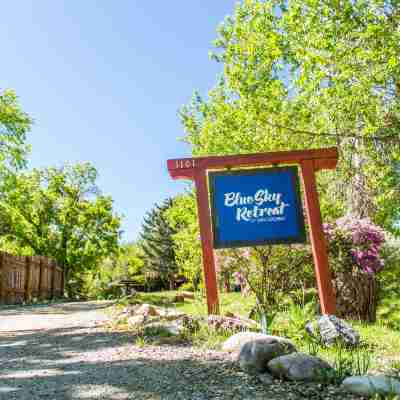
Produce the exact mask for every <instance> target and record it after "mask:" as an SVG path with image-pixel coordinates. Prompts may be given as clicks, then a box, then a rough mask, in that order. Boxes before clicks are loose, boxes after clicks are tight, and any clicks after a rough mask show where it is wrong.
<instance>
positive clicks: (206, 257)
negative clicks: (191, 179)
mask: <svg viewBox="0 0 400 400" xmlns="http://www.w3.org/2000/svg"><path fill="white" fill-rule="evenodd" d="M195 184H196V189H197V190H196V197H197V207H198V213H199V225H200V237H201V247H202V252H203V266H204V280H205V284H206V290H207V308H208V314H219V301H218V286H217V274H216V271H215V258H214V250H213V244H212V241H213V239H212V229H211V218H210V206H209V200H208V185H207V173H206V171H205V170H203V171H198V172H197V173H196V174H195Z"/></svg>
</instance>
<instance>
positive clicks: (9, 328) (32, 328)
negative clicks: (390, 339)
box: [0, 302, 357, 400]
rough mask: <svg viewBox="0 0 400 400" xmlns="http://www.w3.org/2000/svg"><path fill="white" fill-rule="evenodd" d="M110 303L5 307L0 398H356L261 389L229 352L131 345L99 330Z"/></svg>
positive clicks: (327, 391)
mask: <svg viewBox="0 0 400 400" xmlns="http://www.w3.org/2000/svg"><path fill="white" fill-rule="evenodd" d="M109 305H110V303H108V302H79V303H63V304H57V305H51V306H35V307H12V308H9V307H7V308H0V399H4V400H14V399H18V400H20V399H21V400H22V399H23V400H36V399H51V400H59V399H60V400H61V399H112V400H114V399H115V400H122V399H138V400H140V399H152V400H153V399H154V400H156V399H157V400H158V399H162V400H164V399H165V400H169V399H171V400H172V399H173V400H180V399H185V400H203V399H204V400H205V399H216V400H217V399H248V400H250V399H252V400H253V399H270V400H274V399H276V400H283V399H311V398H315V399H327V398H333V397H335V398H338V399H355V398H357V397H353V396H347V395H344V394H338V393H336V392H337V389H336V388H333V387H324V388H322V387H319V386H318V385H298V384H288V383H276V384H273V385H268V386H263V385H262V384H261V383H259V382H258V380H257V379H256V378H254V377H249V376H248V375H246V374H244V373H242V372H241V371H240V370H238V368H237V366H236V364H235V363H234V362H233V361H232V360H231V359H230V358H229V356H227V355H226V354H224V353H221V352H216V351H206V350H204V351H203V350H199V349H194V348H193V347H190V346H167V345H164V346H161V347H160V346H144V347H138V346H135V345H134V344H133V342H134V339H133V337H132V336H130V335H129V334H126V333H119V332H112V333H110V332H106V331H104V329H102V328H101V327H99V326H97V325H96V322H101V321H104V320H105V319H106V317H105V315H104V312H103V311H104V308H105V307H108V306H109Z"/></svg>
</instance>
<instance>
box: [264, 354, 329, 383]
mask: <svg viewBox="0 0 400 400" xmlns="http://www.w3.org/2000/svg"><path fill="white" fill-rule="evenodd" d="M268 370H269V372H271V373H272V375H273V376H275V377H277V378H285V379H288V380H291V381H320V380H323V379H324V378H325V377H326V376H327V375H328V374H329V373H330V372H331V371H332V367H331V366H330V365H329V364H328V363H327V362H326V361H324V360H321V359H320V358H318V357H314V356H310V355H308V354H305V353H292V354H288V355H284V356H280V357H277V358H274V359H273V360H271V361H270V362H269V363H268Z"/></svg>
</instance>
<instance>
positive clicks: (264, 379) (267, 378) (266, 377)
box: [257, 372, 274, 385]
mask: <svg viewBox="0 0 400 400" xmlns="http://www.w3.org/2000/svg"><path fill="white" fill-rule="evenodd" d="M257 378H258V380H259V381H260V382H261V383H263V384H264V385H270V384H271V383H273V382H274V378H273V376H272V375H270V374H269V373H268V372H264V373H263V374H258V375H257Z"/></svg>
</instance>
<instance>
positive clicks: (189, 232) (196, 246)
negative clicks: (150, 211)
mask: <svg viewBox="0 0 400 400" xmlns="http://www.w3.org/2000/svg"><path fill="white" fill-rule="evenodd" d="M165 215H166V217H167V219H168V223H169V224H170V226H171V227H172V229H173V230H174V234H173V235H172V240H173V248H174V252H175V260H176V263H177V266H178V269H179V273H180V274H182V275H183V276H184V277H185V278H186V279H187V281H188V284H189V285H190V286H191V287H192V288H193V289H194V290H197V289H198V288H199V285H200V283H201V281H202V270H203V269H202V263H201V245H200V240H199V237H200V232H199V222H198V218H197V207H196V199H195V196H194V195H193V193H186V194H182V195H179V196H176V197H175V198H174V200H173V204H172V207H170V208H169V209H168V210H167V211H166V213H165Z"/></svg>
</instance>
